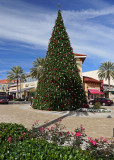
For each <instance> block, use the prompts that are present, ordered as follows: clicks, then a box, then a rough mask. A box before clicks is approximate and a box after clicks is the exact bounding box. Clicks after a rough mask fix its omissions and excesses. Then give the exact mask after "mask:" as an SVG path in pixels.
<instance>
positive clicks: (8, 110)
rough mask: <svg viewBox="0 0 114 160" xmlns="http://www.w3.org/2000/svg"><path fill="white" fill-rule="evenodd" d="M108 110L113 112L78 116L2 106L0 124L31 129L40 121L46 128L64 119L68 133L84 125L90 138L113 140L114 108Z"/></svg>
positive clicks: (26, 107) (23, 106) (28, 105)
mask: <svg viewBox="0 0 114 160" xmlns="http://www.w3.org/2000/svg"><path fill="white" fill-rule="evenodd" d="M106 108H108V109H111V111H112V112H111V113H99V114H98V113H97V114H95V113H94V114H90V115H88V114H85V115H76V113H71V112H70V113H69V112H55V111H40V110H34V109H32V108H31V107H30V104H8V105H0V123H1V122H7V123H8V122H12V123H18V124H23V125H24V126H25V127H27V128H29V129H30V128H31V126H32V124H33V123H34V122H35V121H36V120H39V125H40V126H41V125H43V124H44V122H46V126H53V124H54V123H55V122H56V121H57V120H58V119H62V124H63V125H65V127H66V130H67V131H74V130H75V129H76V128H77V127H80V125H81V124H82V125H83V127H84V128H85V129H86V134H87V136H88V137H89V136H91V137H94V138H99V137H101V136H103V137H104V138H111V137H112V136H113V128H114V106H107V107H106ZM108 115H111V117H112V118H107V116H108Z"/></svg>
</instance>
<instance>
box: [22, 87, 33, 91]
mask: <svg viewBox="0 0 114 160" xmlns="http://www.w3.org/2000/svg"><path fill="white" fill-rule="evenodd" d="M33 88H34V87H28V88H23V89H21V92H24V91H29V90H31V89H33ZM19 92H20V91H19Z"/></svg>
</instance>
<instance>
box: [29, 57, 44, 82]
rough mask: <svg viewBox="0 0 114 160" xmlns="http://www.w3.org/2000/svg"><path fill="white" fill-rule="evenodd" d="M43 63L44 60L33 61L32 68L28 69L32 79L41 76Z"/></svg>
mask: <svg viewBox="0 0 114 160" xmlns="http://www.w3.org/2000/svg"><path fill="white" fill-rule="evenodd" d="M44 61H45V59H44V58H37V59H36V61H33V68H30V75H31V76H32V78H36V79H38V78H39V77H40V76H41V75H42V72H43V63H44Z"/></svg>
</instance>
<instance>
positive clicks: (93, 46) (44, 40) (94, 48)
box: [0, 0, 114, 60]
mask: <svg viewBox="0 0 114 160" xmlns="http://www.w3.org/2000/svg"><path fill="white" fill-rule="evenodd" d="M11 2H12V3H11ZM14 2H15V1H10V0H5V2H4V1H3V0H1V1H0V39H1V41H2V40H4V39H5V40H10V41H12V43H13V41H17V42H21V43H24V44H22V45H23V46H25V47H27V46H28V47H31V48H33V47H34V48H38V49H47V47H48V42H49V38H50V37H51V33H52V29H53V26H54V23H55V19H56V16H57V12H54V11H47V10H44V9H43V8H40V7H38V8H37V7H36V6H31V5H29V4H28V3H24V2H21V3H20V1H17V0H16V3H14ZM102 3H103V2H102ZM102 3H101V4H102ZM62 14H63V19H64V22H65V26H66V28H67V32H68V34H69V36H70V40H71V45H72V47H73V49H74V52H77V53H83V54H88V56H93V55H95V56H98V57H102V58H103V59H107V58H108V59H110V60H114V54H113V51H114V47H113V41H114V29H113V28H111V27H109V26H107V24H105V22H104V24H102V23H100V22H99V23H97V22H96V21H95V20H94V18H101V17H102V16H108V19H110V15H113V16H114V6H110V5H107V7H106V4H105V8H103V9H99V10H93V9H89V10H81V11H67V10H66V11H62ZM91 19H92V20H93V21H91ZM0 43H1V42H0ZM19 45H20V44H19Z"/></svg>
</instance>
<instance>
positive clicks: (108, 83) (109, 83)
mask: <svg viewBox="0 0 114 160" xmlns="http://www.w3.org/2000/svg"><path fill="white" fill-rule="evenodd" d="M108 87H109V90H110V77H109V78H108Z"/></svg>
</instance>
